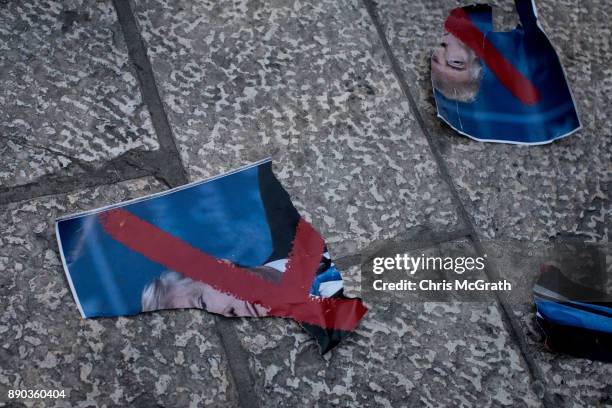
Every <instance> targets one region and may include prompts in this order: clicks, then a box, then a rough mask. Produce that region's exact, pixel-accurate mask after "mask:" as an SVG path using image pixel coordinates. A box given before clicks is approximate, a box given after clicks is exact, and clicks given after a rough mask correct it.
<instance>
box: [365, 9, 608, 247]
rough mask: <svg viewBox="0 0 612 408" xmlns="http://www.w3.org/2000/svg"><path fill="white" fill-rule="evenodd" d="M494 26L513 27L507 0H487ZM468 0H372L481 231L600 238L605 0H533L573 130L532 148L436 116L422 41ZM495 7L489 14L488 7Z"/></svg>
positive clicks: (603, 219)
mask: <svg viewBox="0 0 612 408" xmlns="http://www.w3.org/2000/svg"><path fill="white" fill-rule="evenodd" d="M489 3H490V4H492V5H493V6H494V20H495V23H497V24H498V25H497V26H496V29H498V30H508V29H510V28H513V27H514V25H515V24H516V22H517V20H518V18H517V16H516V15H515V13H514V10H513V7H514V4H513V2H509V1H505V2H502V1H490V2H489ZM466 4H470V2H469V1H461V2H457V1H452V0H441V1H436V2H434V3H432V2H429V1H415V2H404V1H399V0H381V1H377V10H378V14H379V16H380V20H381V22H382V24H383V25H384V31H385V33H386V36H387V38H388V41H389V43H390V45H391V48H392V49H393V52H394V54H395V56H396V57H397V59H398V60H399V62H400V65H401V68H402V70H403V72H404V75H405V77H406V79H407V82H408V84H409V85H410V87H411V91H412V93H413V95H414V97H415V99H416V101H417V104H418V106H419V110H420V112H421V114H422V116H423V118H424V120H425V122H426V124H427V127H428V128H429V129H430V131H431V133H432V134H433V135H434V138H435V139H436V142H437V144H438V146H439V149H440V150H441V152H442V154H443V156H444V159H445V161H446V163H447V165H448V167H449V169H450V172H451V175H452V178H453V180H454V183H455V185H456V186H457V189H458V191H459V193H460V195H461V197H462V201H463V202H464V204H465V206H466V208H467V211H468V213H469V214H470V215H471V217H472V218H473V221H474V223H475V226H476V227H477V229H478V230H479V232H480V233H481V234H482V235H483V236H485V237H488V238H499V239H506V238H509V239H518V238H521V239H527V240H547V239H549V238H550V237H555V236H557V235H579V236H583V237H585V238H587V239H591V240H598V241H606V240H609V236H610V230H611V227H612V204H611V203H612V199H611V198H612V137H611V135H612V127H611V126H610V124H609V121H608V117H609V116H610V114H611V113H612V102H611V97H610V95H611V91H612V79H611V78H612V76H611V75H610V66H611V62H612V53H611V52H610V50H611V42H612V40H611V38H612V36H611V35H610V26H609V20H608V18H607V15H609V14H610V13H612V3H610V2H609V1H605V0H594V1H588V2H580V3H576V2H572V1H565V0H564V1H552V0H537V1H536V5H537V8H538V12H539V16H540V21H541V23H542V25H543V27H544V29H545V31H546V33H547V34H548V36H549V37H550V40H551V42H552V43H553V45H554V46H555V48H556V50H557V53H558V54H559V57H560V59H561V62H562V64H563V65H564V67H565V69H566V71H567V76H568V81H569V84H570V87H571V89H572V91H573V93H574V96H575V98H576V102H577V105H578V110H579V115H580V119H581V121H582V124H583V129H582V130H581V131H580V132H578V133H577V134H574V135H572V136H570V137H568V138H566V139H563V140H560V141H557V142H555V143H553V144H551V145H546V146H539V147H526V146H512V145H504V144H493V143H480V142H476V141H472V140H470V139H468V138H467V137H464V136H461V135H459V134H458V133H456V132H454V131H452V130H451V129H450V128H449V127H448V126H446V125H444V124H443V123H442V122H441V121H440V120H438V119H437V118H436V113H435V105H434V100H433V96H432V90H431V82H430V68H429V66H430V63H429V58H430V55H431V50H432V49H433V48H434V47H435V46H436V45H437V44H438V43H439V37H440V34H442V33H443V24H444V20H445V18H446V16H447V15H448V12H449V11H450V10H451V9H452V8H454V7H459V6H461V5H466ZM496 12H497V16H495V14H496Z"/></svg>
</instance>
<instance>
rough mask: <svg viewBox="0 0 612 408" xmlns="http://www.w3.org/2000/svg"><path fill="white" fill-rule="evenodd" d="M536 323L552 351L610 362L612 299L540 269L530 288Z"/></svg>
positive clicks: (544, 267)
mask: <svg viewBox="0 0 612 408" xmlns="http://www.w3.org/2000/svg"><path fill="white" fill-rule="evenodd" d="M533 292H534V296H535V304H536V319H537V322H538V324H539V325H540V327H541V328H542V330H543V332H544V336H545V344H546V346H547V347H548V348H549V349H550V350H552V351H558V352H563V353H567V354H571V355H573V356H577V357H584V358H589V359H592V360H602V361H609V362H612V295H611V294H609V293H607V292H605V291H604V290H602V288H597V287H591V286H587V285H585V284H584V283H579V282H576V281H574V280H571V279H569V278H568V277H566V276H565V275H564V274H563V273H562V272H561V271H560V270H559V269H558V268H556V267H554V266H552V265H542V267H541V268H540V276H539V278H538V281H537V282H536V284H535V286H534V288H533Z"/></svg>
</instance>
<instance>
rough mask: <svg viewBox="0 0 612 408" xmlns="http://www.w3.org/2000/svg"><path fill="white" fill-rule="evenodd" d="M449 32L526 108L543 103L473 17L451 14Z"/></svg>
mask: <svg viewBox="0 0 612 408" xmlns="http://www.w3.org/2000/svg"><path fill="white" fill-rule="evenodd" d="M444 28H445V29H446V31H448V32H449V33H451V34H452V35H454V36H455V37H457V38H458V39H459V40H461V42H463V43H464V44H465V45H466V46H467V47H469V48H471V49H472V50H474V52H475V53H476V55H478V57H480V58H481V59H482V60H484V62H485V63H486V64H487V66H488V67H489V68H490V69H491V71H492V72H493V74H495V76H496V77H497V79H498V80H499V81H500V82H501V83H502V84H503V85H504V86H505V87H506V88H507V89H508V90H509V91H510V92H511V93H512V95H514V96H515V97H516V98H518V99H519V100H520V101H521V102H523V103H524V104H525V105H535V104H536V103H538V102H539V100H540V92H539V91H538V89H537V88H536V87H535V85H534V84H533V83H532V82H531V81H530V80H529V79H528V78H527V77H525V76H524V75H523V74H521V73H520V72H519V71H518V70H517V69H516V68H515V67H514V66H513V65H512V63H511V62H510V61H508V60H507V59H506V58H505V57H504V56H503V55H502V54H501V53H500V52H499V51H498V50H497V49H496V48H495V46H494V45H493V44H492V43H491V42H490V41H489V40H487V38H486V37H485V35H484V34H483V33H482V32H481V31H480V30H479V29H478V27H476V25H475V24H474V23H473V22H472V20H470V16H469V14H468V13H467V12H466V11H465V10H463V9H462V8H456V9H454V10H453V11H451V13H450V15H449V16H448V18H447V19H446V22H445V23H444Z"/></svg>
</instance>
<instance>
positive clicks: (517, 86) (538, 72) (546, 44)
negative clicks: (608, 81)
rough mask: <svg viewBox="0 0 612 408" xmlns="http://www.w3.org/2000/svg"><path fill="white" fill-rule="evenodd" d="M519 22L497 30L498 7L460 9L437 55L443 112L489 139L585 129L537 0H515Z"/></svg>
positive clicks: (434, 72)
mask: <svg viewBox="0 0 612 408" xmlns="http://www.w3.org/2000/svg"><path fill="white" fill-rule="evenodd" d="M515 5H516V10H517V12H518V14H519V17H520V24H519V25H518V26H517V27H516V28H515V29H514V30H512V31H508V32H496V31H493V25H492V10H491V7H490V6H489V5H485V4H478V5H472V6H466V7H462V8H456V9H454V10H452V11H451V13H450V15H449V16H448V18H447V19H446V22H445V24H444V29H445V34H444V36H443V37H442V39H441V41H440V44H439V46H438V47H437V48H436V49H435V50H434V52H433V53H432V57H431V78H432V86H433V89H434V97H435V101H436V105H437V109H438V117H440V118H441V119H442V120H443V121H445V122H446V123H447V124H448V125H450V126H451V127H452V128H453V129H455V130H456V131H457V132H459V133H461V134H463V135H465V136H468V137H470V138H472V139H476V140H480V141H485V142H500V143H513V144H534V145H535V144H545V143H550V142H552V141H554V140H556V139H560V138H562V137H565V136H568V135H570V134H572V133H573V132H575V131H576V130H578V129H579V128H580V121H579V119H578V114H577V113H576V106H575V103H574V99H573V97H572V94H571V91H570V89H569V87H568V84H567V81H566V78H565V74H564V71H563V67H562V66H561V63H560V61H559V57H558V56H557V53H556V52H555V50H554V48H553V46H552V44H551V43H550V41H549V40H548V38H547V36H546V34H545V33H544V31H543V30H542V28H541V27H540V24H539V22H538V15H537V12H536V9H535V5H534V3H533V1H532V0H515Z"/></svg>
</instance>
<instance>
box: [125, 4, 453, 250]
mask: <svg viewBox="0 0 612 408" xmlns="http://www.w3.org/2000/svg"><path fill="white" fill-rule="evenodd" d="M132 4H133V7H134V10H135V14H136V16H137V19H138V21H139V24H140V26H141V28H142V36H143V38H144V40H145V42H146V44H147V49H148V54H149V57H150V59H151V64H152V66H153V69H154V71H155V77H156V81H157V83H158V87H159V90H160V94H161V96H162V100H163V102H164V104H165V107H166V110H167V114H168V118H169V120H170V123H171V125H172V127H173V130H174V133H175V136H176V139H177V143H178V145H179V149H180V152H181V156H182V160H183V162H184V164H185V165H186V168H187V170H188V174H189V177H190V178H191V179H192V180H194V179H198V178H201V177H208V176H211V175H214V174H218V173H220V172H223V171H227V170H230V169H232V168H235V167H238V166H241V165H244V164H246V163H249V162H252V161H255V160H258V159H261V158H264V157H267V156H272V157H273V159H274V161H275V165H274V169H275V172H276V174H277V175H278V177H279V178H280V179H281V182H282V183H283V184H284V186H285V187H286V188H287V189H288V190H289V192H290V194H291V195H292V197H293V198H294V200H295V203H296V205H297V206H298V207H299V210H300V212H301V213H302V214H303V215H305V216H306V217H307V218H308V219H309V220H312V221H313V223H314V225H315V226H316V227H317V228H318V229H319V230H320V231H321V232H322V234H323V235H324V236H325V238H326V241H327V242H328V244H330V248H331V249H332V251H333V252H334V253H335V254H337V255H338V256H340V255H346V254H349V253H356V252H357V251H358V249H359V248H361V247H363V246H365V245H367V244H368V243H369V242H370V241H372V240H378V239H385V238H389V237H393V236H396V235H398V234H401V232H402V231H403V230H404V229H406V228H408V227H411V226H414V225H430V226H431V227H432V228H434V229H435V228H439V229H447V228H451V227H453V226H456V225H457V224H458V219H457V215H456V212H455V210H454V207H453V205H452V203H451V196H450V193H449V190H448V188H447V187H446V186H445V185H444V183H442V182H441V180H440V178H439V177H438V173H437V166H436V164H435V162H434V161H433V159H432V156H431V154H430V150H429V147H428V145H427V142H426V140H425V138H424V137H423V135H422V133H420V130H419V128H418V127H417V125H416V122H415V120H414V118H413V116H412V115H411V113H410V110H409V108H408V104H407V102H406V101H405V99H404V98H403V96H402V93H401V90H400V88H399V87H398V85H397V82H396V80H395V78H394V76H393V73H392V71H391V70H390V66H389V64H388V62H387V60H386V57H385V54H384V50H382V49H381V46H380V42H379V41H378V37H377V34H376V31H375V29H374V27H373V26H372V24H371V22H370V20H369V17H368V15H367V13H366V12H365V10H364V9H363V8H362V6H361V3H360V2H359V1H351V0H341V1H321V2H291V3H288V2H283V1H267V2H251V1H246V0H244V1H234V2H207V1H203V0H196V1H192V2H172V3H167V2H165V1H161V0H146V1H137V2H133V3H132Z"/></svg>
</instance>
